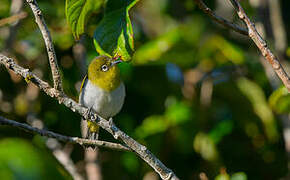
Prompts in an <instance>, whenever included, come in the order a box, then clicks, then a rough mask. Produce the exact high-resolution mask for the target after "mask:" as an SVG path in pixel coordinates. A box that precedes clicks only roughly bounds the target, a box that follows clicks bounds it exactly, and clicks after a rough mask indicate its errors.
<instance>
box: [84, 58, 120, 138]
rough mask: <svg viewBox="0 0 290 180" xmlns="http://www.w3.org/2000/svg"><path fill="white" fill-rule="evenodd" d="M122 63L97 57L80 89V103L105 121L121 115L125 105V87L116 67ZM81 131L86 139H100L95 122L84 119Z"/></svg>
mask: <svg viewBox="0 0 290 180" xmlns="http://www.w3.org/2000/svg"><path fill="white" fill-rule="evenodd" d="M120 62H122V60H120V59H118V60H116V59H112V58H110V57H107V56H98V57H96V58H95V59H94V60H93V61H92V62H91V63H90V65H89V67H88V74H87V75H86V76H85V78H84V80H83V82H82V85H81V88H80V96H79V103H80V104H82V105H84V106H86V107H88V108H90V110H92V111H94V112H95V113H97V114H98V115H100V116H101V117H103V118H105V119H109V118H112V117H113V116H115V115H116V114H117V113H119V112H120V110H121V108H122V106H123V103H124V99H125V86H124V84H123V82H122V80H121V78H120V70H119V68H118V66H116V65H117V64H118V63H120ZM81 131H82V136H83V137H84V138H88V139H92V140H96V139H98V132H99V127H98V125H97V124H96V123H95V122H91V121H86V120H84V119H82V121H81Z"/></svg>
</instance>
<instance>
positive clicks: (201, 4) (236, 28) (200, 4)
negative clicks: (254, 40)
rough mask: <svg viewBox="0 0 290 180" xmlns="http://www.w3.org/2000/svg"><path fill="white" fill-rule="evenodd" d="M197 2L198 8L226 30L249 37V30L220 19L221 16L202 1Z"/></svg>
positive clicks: (196, 0) (197, 0)
mask: <svg viewBox="0 0 290 180" xmlns="http://www.w3.org/2000/svg"><path fill="white" fill-rule="evenodd" d="M195 2H196V3H197V5H198V7H199V8H200V9H201V10H202V11H203V12H204V13H206V14H207V15H209V17H210V18H211V19H213V20H214V21H216V22H217V23H219V24H221V25H223V26H225V27H226V28H229V29H232V30H234V31H236V32H238V33H240V34H242V35H246V36H247V35H248V30H247V29H245V28H242V27H240V26H239V25H236V24H233V23H231V22H230V21H228V20H226V19H224V18H222V17H220V16H219V15H217V14H215V13H214V12H213V11H212V10H211V9H210V8H209V7H207V6H206V4H205V3H204V2H203V1H202V0H195Z"/></svg>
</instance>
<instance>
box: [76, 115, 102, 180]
mask: <svg viewBox="0 0 290 180" xmlns="http://www.w3.org/2000/svg"><path fill="white" fill-rule="evenodd" d="M81 132H82V137H83V138H87V139H91V140H97V139H98V136H99V126H98V125H97V124H96V123H95V122H91V121H87V120H85V119H82V120H81ZM84 153H85V154H84V155H85V159H84V160H85V163H86V165H85V170H86V174H87V179H89V180H101V179H102V173H101V165H100V163H99V161H98V159H99V150H98V148H97V146H89V145H88V146H86V147H85V151H84Z"/></svg>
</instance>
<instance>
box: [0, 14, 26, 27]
mask: <svg viewBox="0 0 290 180" xmlns="http://www.w3.org/2000/svg"><path fill="white" fill-rule="evenodd" d="M26 16H27V13H26V12H20V13H17V14H15V15H12V16H10V17H7V18H3V19H0V27H1V26H4V25H6V24H9V23H14V22H16V21H19V20H20V19H24V18H26Z"/></svg>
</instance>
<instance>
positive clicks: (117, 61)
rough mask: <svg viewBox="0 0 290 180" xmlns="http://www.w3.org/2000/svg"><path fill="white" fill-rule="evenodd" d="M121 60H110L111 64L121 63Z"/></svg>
mask: <svg viewBox="0 0 290 180" xmlns="http://www.w3.org/2000/svg"><path fill="white" fill-rule="evenodd" d="M121 62H123V61H122V60H121V59H118V60H116V61H112V62H111V66H115V65H116V64H119V63H121Z"/></svg>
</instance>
